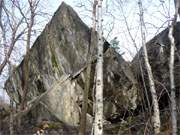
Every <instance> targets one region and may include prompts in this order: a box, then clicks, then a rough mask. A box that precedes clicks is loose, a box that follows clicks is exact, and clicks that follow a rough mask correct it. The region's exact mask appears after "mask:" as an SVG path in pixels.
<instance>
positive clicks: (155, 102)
mask: <svg viewBox="0 0 180 135" xmlns="http://www.w3.org/2000/svg"><path fill="white" fill-rule="evenodd" d="M138 4H139V10H140V25H141V38H142V46H143V51H144V61H145V66H146V69H147V74H148V80H149V87H150V92H151V96H152V105H153V116H152V122H153V127H154V133H155V134H158V133H159V132H160V126H161V122H160V113H159V105H158V100H157V94H156V89H155V84H154V79H153V74H152V69H151V66H150V63H149V59H148V53H147V48H146V34H145V23H144V15H143V7H142V1H141V0H139V1H138Z"/></svg>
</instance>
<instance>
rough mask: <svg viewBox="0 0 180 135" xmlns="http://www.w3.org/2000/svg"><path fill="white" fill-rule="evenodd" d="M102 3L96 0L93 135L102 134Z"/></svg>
mask: <svg viewBox="0 0 180 135" xmlns="http://www.w3.org/2000/svg"><path fill="white" fill-rule="evenodd" d="M102 2H103V0H98V11H97V20H98V29H97V31H98V56H97V57H98V58H97V65H96V94H95V98H96V99H95V122H94V135H102V134H103V44H104V41H103V31H102V30H103V28H102V22H103V18H102Z"/></svg>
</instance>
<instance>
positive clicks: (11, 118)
mask: <svg viewBox="0 0 180 135" xmlns="http://www.w3.org/2000/svg"><path fill="white" fill-rule="evenodd" d="M10 109H11V112H10V121H9V122H10V123H9V131H10V135H13V134H14V126H13V125H14V124H13V123H14V122H13V121H14V120H13V115H14V110H13V101H12V100H11V99H10Z"/></svg>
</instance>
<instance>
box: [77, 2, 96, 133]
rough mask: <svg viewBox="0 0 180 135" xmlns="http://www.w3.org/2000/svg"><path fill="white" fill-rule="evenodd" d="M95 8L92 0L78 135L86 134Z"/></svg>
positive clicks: (94, 41)
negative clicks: (89, 39)
mask: <svg viewBox="0 0 180 135" xmlns="http://www.w3.org/2000/svg"><path fill="white" fill-rule="evenodd" d="M96 9H97V0H94V3H93V11H92V31H91V42H90V46H89V47H88V54H87V64H88V66H87V70H86V80H85V89H84V92H83V93H84V95H83V104H82V114H81V122H80V129H79V135H85V134H86V114H87V108H88V93H89V91H90V80H91V66H92V65H91V61H92V55H93V50H94V46H95V43H96V38H95V31H96Z"/></svg>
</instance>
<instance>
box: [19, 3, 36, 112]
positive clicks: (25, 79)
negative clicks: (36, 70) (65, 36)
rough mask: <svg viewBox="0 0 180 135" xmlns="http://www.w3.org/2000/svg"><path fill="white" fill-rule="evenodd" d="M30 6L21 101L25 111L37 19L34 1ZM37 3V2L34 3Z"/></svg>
mask: <svg viewBox="0 0 180 135" xmlns="http://www.w3.org/2000/svg"><path fill="white" fill-rule="evenodd" d="M28 2H29V6H30V12H31V16H30V22H29V23H27V27H28V33H27V42H26V55H25V58H24V62H23V80H22V81H23V82H22V89H23V96H22V101H21V109H22V110H24V108H25V106H26V98H27V93H28V78H29V53H30V52H29V51H30V43H31V33H32V27H33V25H34V17H35V9H36V7H35V5H33V1H32V0H28ZM34 2H35V1H34Z"/></svg>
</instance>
